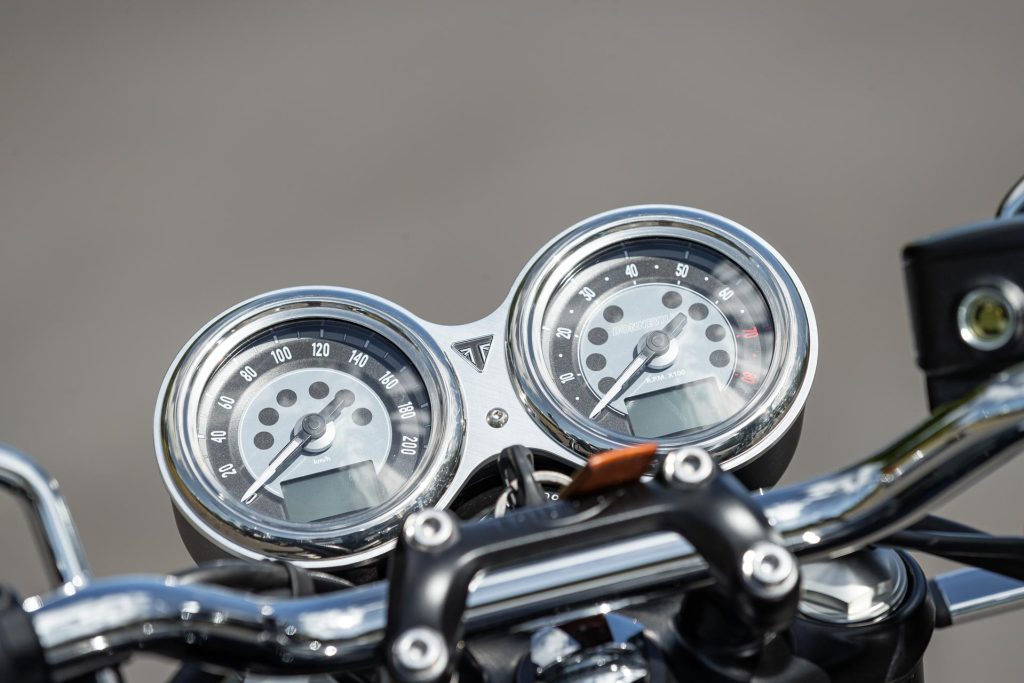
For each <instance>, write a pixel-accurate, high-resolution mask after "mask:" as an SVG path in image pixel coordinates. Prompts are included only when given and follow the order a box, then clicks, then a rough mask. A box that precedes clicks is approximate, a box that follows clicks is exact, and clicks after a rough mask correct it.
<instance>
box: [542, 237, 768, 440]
mask: <svg viewBox="0 0 1024 683" xmlns="http://www.w3.org/2000/svg"><path fill="white" fill-rule="evenodd" d="M673 323H674V325H673ZM670 325H671V326H672V327H671V329H670ZM676 328H678V329H676ZM541 330H542V333H541V349H542V352H543V356H544V362H545V363H546V365H547V372H548V375H549V377H551V378H552V379H553V380H554V381H553V385H554V388H555V389H556V390H557V392H558V393H559V394H560V395H561V397H562V398H563V399H564V401H565V403H567V404H568V405H569V406H571V407H572V409H573V410H574V411H575V412H576V413H577V414H578V416H579V417H580V418H581V419H585V420H593V421H594V422H595V423H596V424H599V425H601V426H602V427H604V428H606V429H608V430H610V431H614V432H618V433H621V434H625V435H630V436H636V437H641V438H649V439H655V438H662V437H666V436H671V435H679V434H685V433H690V432H694V431H698V430H701V429H704V428H707V427H712V426H716V425H718V424H721V423H723V422H725V421H726V420H728V419H729V418H731V417H733V416H734V415H736V414H737V413H738V412H740V411H741V410H742V409H743V408H744V407H745V406H746V405H747V404H748V403H749V402H750V401H751V399H752V398H753V397H754V396H755V395H756V393H757V391H758V389H759V388H760V387H761V385H762V384H763V382H764V380H765V378H766V376H767V373H768V368H769V367H770V366H771V361H772V354H773V348H774V339H775V331H774V323H773V320H772V316H771V313H770V312H769V310H768V306H767V303H766V301H765V299H764V296H763V295H762V294H761V292H760V290H759V289H758V287H757V285H756V284H755V283H754V282H753V281H752V280H751V278H750V277H748V276H747V275H746V274H745V273H744V272H743V271H742V270H741V269H740V268H739V267H738V266H737V265H736V264H735V263H733V262H732V261H731V260H729V259H728V258H726V257H725V256H723V255H722V254H721V253H718V252H716V251H715V250H713V249H711V248H709V247H707V246H705V245H702V244H698V243H695V242H691V241H687V240H668V239H659V238H654V239H647V240H640V241H635V242H631V243H627V244H623V245H617V246H616V247H613V248H611V249H608V250H606V251H602V252H600V253H598V254H595V255H593V256H592V257H590V258H589V259H588V260H587V261H586V262H584V263H582V264H580V266H579V268H578V269H577V270H576V271H575V272H573V273H572V274H571V276H569V277H568V278H566V279H565V281H564V282H563V283H562V284H561V286H560V287H559V288H558V289H557V290H556V291H555V293H554V295H553V297H552V299H551V301H550V303H549V304H548V306H547V308H546V310H545V313H544V316H543V322H542V327H541ZM652 342H653V344H654V345H653V347H652V346H651V344H652Z"/></svg>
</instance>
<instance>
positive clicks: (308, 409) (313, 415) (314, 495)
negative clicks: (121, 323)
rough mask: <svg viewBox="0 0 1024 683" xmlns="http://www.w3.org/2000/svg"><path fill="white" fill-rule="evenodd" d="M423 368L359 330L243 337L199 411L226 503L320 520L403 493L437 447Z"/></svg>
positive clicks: (340, 327)
mask: <svg viewBox="0 0 1024 683" xmlns="http://www.w3.org/2000/svg"><path fill="white" fill-rule="evenodd" d="M430 432H431V404H430V397H429V395H428V393H427V389H426V387H425V385H424V382H423V378H422V377H421V376H420V374H419V372H418V370H417V369H416V367H415V366H414V365H413V364H412V362H411V361H410V359H409V358H408V357H407V356H406V355H405V354H404V353H403V352H402V351H400V350H399V349H398V348H397V347H396V346H395V345H394V344H393V343H392V342H390V341H388V340H387V339H386V338H384V337H383V336H381V335H380V334H378V333H377V332H374V331H372V330H369V329H367V328H365V327H361V326H359V325H356V324H354V323H350V322H344V321H337V320H325V319H316V318H313V319H308V320H301V321H298V322H294V323H290V324H286V325H283V326H278V327H274V328H272V329H270V330H267V331H265V332H263V333H262V334H260V335H259V336H257V337H255V338H252V339H250V340H247V341H246V342H245V344H244V346H243V347H242V348H240V349H238V350H237V351H236V353H235V354H234V355H233V357H232V358H231V359H230V360H229V361H228V362H226V363H224V364H223V365H222V366H221V367H220V368H218V369H217V371H216V372H215V373H214V375H213V376H212V377H211V379H210V381H209V382H208V384H207V387H206V390H205V391H204V395H203V399H202V401H201V402H200V404H199V421H198V436H199V441H200V444H201V450H200V454H201V458H202V464H203V465H205V466H206V469H207V470H208V475H209V476H211V477H212V478H213V480H214V481H215V482H216V483H217V485H218V486H219V488H220V490H221V491H222V492H223V494H224V497H225V498H226V499H228V500H230V501H232V502H233V503H235V504H237V505H244V506H247V507H248V508H249V509H250V510H251V511H253V512H255V513H258V514H261V515H265V516H267V517H270V518H273V519H279V520H287V521H292V522H303V523H323V522H330V521H331V520H336V519H337V518H339V517H341V516H344V515H346V514H349V513H355V512H359V511H364V510H367V509H370V508H374V507H377V506H379V505H381V504H382V503H384V501H386V500H387V499H389V498H391V497H392V496H394V495H395V494H397V493H399V492H400V491H401V490H402V488H403V487H404V486H405V484H406V483H407V482H408V481H409V479H410V478H411V477H412V475H413V473H414V472H415V471H416V468H417V466H418V465H419V463H420V460H421V458H422V457H423V453H424V448H425V447H426V445H427V443H428V442H429V441H430Z"/></svg>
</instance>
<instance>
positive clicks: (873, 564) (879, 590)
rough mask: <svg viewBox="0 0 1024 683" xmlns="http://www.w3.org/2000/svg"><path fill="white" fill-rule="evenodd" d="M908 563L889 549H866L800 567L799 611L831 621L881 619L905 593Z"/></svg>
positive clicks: (869, 620)
mask: <svg viewBox="0 0 1024 683" xmlns="http://www.w3.org/2000/svg"><path fill="white" fill-rule="evenodd" d="M908 585H909V581H908V578H907V565H906V563H905V562H904V561H903V559H902V558H901V557H900V555H899V553H897V552H896V551H895V550H892V549H891V548H868V549H864V550H861V551H859V552H856V553H852V554H850V555H846V556H844V557H840V558H836V559H833V560H826V561H824V562H809V563H807V564H804V565H803V566H801V567H800V613H801V614H802V615H803V616H805V617H807V618H810V619H816V620H818V621H824V622H827V623H830V624H862V623H867V622H875V621H878V620H880V619H883V618H884V617H885V616H886V615H887V614H889V613H890V612H892V611H893V610H894V609H896V608H897V607H899V606H900V604H901V603H902V602H903V598H904V596H906V594H907V588H908Z"/></svg>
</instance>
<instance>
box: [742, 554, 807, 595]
mask: <svg viewBox="0 0 1024 683" xmlns="http://www.w3.org/2000/svg"><path fill="white" fill-rule="evenodd" d="M742 571H743V578H744V579H745V580H746V581H747V584H748V585H749V586H750V587H751V588H752V589H753V590H754V592H755V593H756V594H758V595H760V596H761V597H765V598H778V597H782V596H783V595H785V594H786V593H788V592H789V591H790V590H792V589H793V588H794V587H795V586H796V582H797V578H798V575H799V572H798V571H797V564H796V560H795V559H794V558H793V554H792V553H790V552H789V551H788V550H786V549H785V548H783V547H782V546H781V545H778V544H776V543H770V542H768V541H758V542H757V543H755V544H754V545H752V546H751V547H750V549H749V550H747V551H746V552H745V553H743V566H742Z"/></svg>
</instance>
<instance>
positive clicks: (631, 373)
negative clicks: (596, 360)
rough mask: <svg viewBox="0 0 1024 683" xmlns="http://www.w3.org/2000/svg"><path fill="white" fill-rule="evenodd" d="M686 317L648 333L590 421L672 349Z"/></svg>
mask: <svg viewBox="0 0 1024 683" xmlns="http://www.w3.org/2000/svg"><path fill="white" fill-rule="evenodd" d="M686 320H687V318H686V316H685V315H683V314H682V313H677V314H676V315H675V317H674V318H672V319H671V320H669V321H668V324H667V325H665V327H664V328H662V329H660V330H654V331H653V332H648V333H647V334H646V335H645V336H644V338H643V339H642V340H641V341H640V345H639V346H640V349H639V351H638V353H637V355H636V357H635V358H633V360H631V361H630V362H629V365H627V366H626V369H625V370H623V371H622V372H621V373H619V376H618V377H617V378H616V379H615V382H614V383H613V384H612V385H611V386H610V387H609V388H608V391H606V392H604V396H602V397H601V400H600V401H598V402H597V405H596V406H594V409H593V410H592V411H590V419H594V418H595V417H597V416H598V415H600V414H601V411H602V410H604V409H605V408H607V407H608V405H609V404H610V403H611V402H612V401H614V400H615V399H617V398H618V397H619V396H621V395H622V392H624V391H625V390H626V389H628V388H629V387H630V385H632V384H633V382H634V381H636V378H637V377H639V376H640V375H641V374H642V373H643V371H644V370H646V369H647V366H648V365H650V363H651V361H652V360H654V359H655V358H656V357H657V356H659V355H661V354H663V353H666V352H667V351H668V350H669V348H670V347H671V343H672V340H673V339H675V338H676V336H678V335H679V333H680V332H682V330H683V327H685V326H686Z"/></svg>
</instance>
